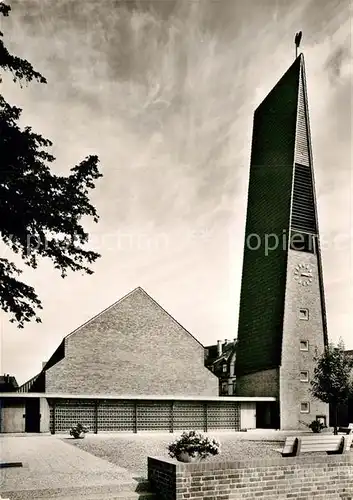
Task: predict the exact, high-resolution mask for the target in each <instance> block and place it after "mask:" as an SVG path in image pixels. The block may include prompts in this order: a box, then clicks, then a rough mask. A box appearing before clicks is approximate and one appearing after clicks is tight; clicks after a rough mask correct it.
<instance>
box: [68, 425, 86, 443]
mask: <svg viewBox="0 0 353 500" xmlns="http://www.w3.org/2000/svg"><path fill="white" fill-rule="evenodd" d="M86 432H89V429H88V427H87V426H86V425H82V424H80V423H78V424H76V425H73V426H72V427H71V429H70V436H73V437H74V438H75V439H79V438H84V437H85V434H86Z"/></svg>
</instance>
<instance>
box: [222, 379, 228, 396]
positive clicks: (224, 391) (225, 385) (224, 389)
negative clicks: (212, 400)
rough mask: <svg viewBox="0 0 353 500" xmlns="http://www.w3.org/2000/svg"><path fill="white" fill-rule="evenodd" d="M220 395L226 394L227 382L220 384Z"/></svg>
mask: <svg viewBox="0 0 353 500" xmlns="http://www.w3.org/2000/svg"><path fill="white" fill-rule="evenodd" d="M222 394H228V384H227V382H224V383H223V384H222Z"/></svg>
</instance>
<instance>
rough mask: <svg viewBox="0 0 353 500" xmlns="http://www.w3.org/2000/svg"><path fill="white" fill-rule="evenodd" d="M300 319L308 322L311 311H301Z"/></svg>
mask: <svg viewBox="0 0 353 500" xmlns="http://www.w3.org/2000/svg"><path fill="white" fill-rule="evenodd" d="M299 319H304V320H306V321H308V319H309V309H305V308H301V309H299Z"/></svg>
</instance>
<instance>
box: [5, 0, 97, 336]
mask: <svg viewBox="0 0 353 500" xmlns="http://www.w3.org/2000/svg"><path fill="white" fill-rule="evenodd" d="M10 10H11V8H10V7H9V6H8V5H6V4H4V3H3V2H0V15H1V14H2V15H3V16H8V15H9V12H10ZM2 38H3V34H2V33H1V32H0V68H1V69H2V70H4V71H8V72H10V73H11V74H12V76H13V81H14V82H19V83H20V85H22V84H23V82H25V83H28V82H31V81H32V80H35V81H37V82H39V83H46V79H45V78H44V77H43V76H42V75H41V74H40V73H38V72H37V71H35V70H34V69H33V67H32V65H31V64H30V63H29V62H28V61H26V60H24V59H21V58H19V57H17V56H14V55H12V54H10V53H9V51H8V50H7V48H6V47H5V45H4V43H3V40H2ZM1 81H2V79H1V74H0V82H1ZM21 111H22V110H21V109H20V108H17V107H16V106H12V105H10V104H9V103H8V102H6V100H5V99H4V97H3V96H2V95H0V159H1V160H0V162H1V163H0V211H1V214H2V217H1V222H0V236H1V239H2V241H3V242H4V243H5V244H6V245H7V246H8V247H10V248H11V250H12V251H13V252H15V253H17V254H19V255H20V256H21V258H22V259H23V261H24V263H25V264H26V265H27V266H29V267H31V268H34V269H35V268H36V267H37V264H38V257H48V258H49V259H50V260H51V261H52V262H53V264H54V267H55V268H56V269H58V270H59V271H60V273H61V276H62V277H65V276H66V274H67V271H68V270H69V269H70V270H72V271H83V272H85V273H88V274H91V273H92V271H91V269H90V268H89V267H88V266H87V263H88V264H92V263H93V262H94V261H95V260H96V259H97V258H98V257H99V254H98V253H96V252H93V251H89V250H86V249H84V248H83V245H84V244H86V243H87V241H88V234H87V233H86V232H85V230H84V228H83V227H82V225H81V219H82V217H84V216H90V217H92V218H93V220H94V222H98V215H97V212H96V209H95V207H94V206H92V205H91V203H90V200H89V198H88V194H89V190H90V189H93V188H94V187H95V183H94V182H95V181H96V180H97V179H98V178H99V177H101V176H102V175H101V174H100V173H99V170H98V161H99V160H98V157H97V156H94V155H91V156H88V157H87V158H85V159H84V160H83V161H81V163H79V164H78V165H77V166H75V167H74V168H72V169H71V174H70V175H69V176H68V177H64V176H59V175H55V174H53V173H52V172H51V171H50V168H49V166H48V165H49V164H50V163H52V162H53V161H54V160H55V158H54V157H53V156H52V155H51V154H50V153H49V152H48V148H49V147H50V146H51V145H52V143H51V141H50V140H48V139H45V138H44V137H42V136H41V135H40V134H38V133H35V132H33V131H32V129H31V127H25V128H24V129H21V128H20V127H19V125H18V121H19V119H20V116H21ZM21 272H22V271H21V270H20V269H19V268H17V267H16V266H15V264H14V263H12V262H9V261H8V259H5V258H0V307H1V308H2V309H3V310H4V311H6V312H8V313H10V314H11V315H12V317H11V319H10V321H12V322H16V323H17V325H18V326H19V327H20V328H21V327H23V326H24V323H25V322H26V321H30V320H31V319H33V318H35V320H36V321H37V322H40V318H39V317H38V316H36V312H35V308H38V309H41V307H42V306H41V302H40V300H39V298H38V297H37V295H36V293H35V291H34V289H33V288H32V287H30V286H29V285H27V284H25V283H23V282H21V281H20V280H18V276H19V275H20V274H21Z"/></svg>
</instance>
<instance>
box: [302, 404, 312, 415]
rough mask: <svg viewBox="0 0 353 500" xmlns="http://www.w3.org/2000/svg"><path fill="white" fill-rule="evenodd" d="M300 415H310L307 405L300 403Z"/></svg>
mask: <svg viewBox="0 0 353 500" xmlns="http://www.w3.org/2000/svg"><path fill="white" fill-rule="evenodd" d="M300 413H310V405H309V403H300Z"/></svg>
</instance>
